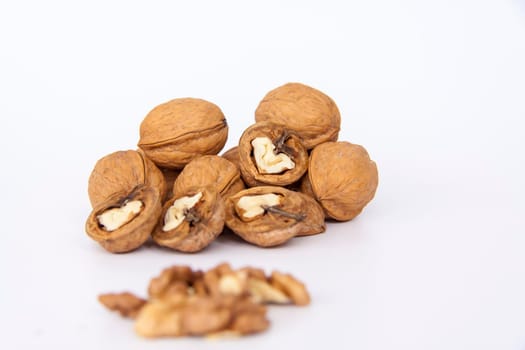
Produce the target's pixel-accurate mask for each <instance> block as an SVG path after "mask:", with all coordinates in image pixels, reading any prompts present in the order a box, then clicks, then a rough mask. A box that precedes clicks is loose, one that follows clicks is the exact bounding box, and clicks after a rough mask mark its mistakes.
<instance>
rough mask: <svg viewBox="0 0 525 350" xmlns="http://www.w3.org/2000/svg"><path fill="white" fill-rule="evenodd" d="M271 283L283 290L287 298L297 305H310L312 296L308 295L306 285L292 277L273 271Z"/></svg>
mask: <svg viewBox="0 0 525 350" xmlns="http://www.w3.org/2000/svg"><path fill="white" fill-rule="evenodd" d="M270 281H271V284H272V285H273V286H274V287H276V288H278V289H280V290H282V291H283V292H284V293H285V294H286V295H287V296H289V297H290V299H292V301H293V303H294V304H295V305H308V304H310V295H309V294H308V291H307V290H306V287H305V285H304V284H303V283H301V282H300V281H298V280H297V279H295V278H294V277H293V276H292V275H290V274H283V273H280V272H279V271H273V272H272V277H271V279H270Z"/></svg>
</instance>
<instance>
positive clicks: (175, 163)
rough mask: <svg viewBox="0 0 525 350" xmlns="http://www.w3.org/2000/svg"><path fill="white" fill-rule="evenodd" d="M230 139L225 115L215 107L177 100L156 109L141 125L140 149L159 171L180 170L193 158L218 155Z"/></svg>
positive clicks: (200, 102) (198, 102)
mask: <svg viewBox="0 0 525 350" xmlns="http://www.w3.org/2000/svg"><path fill="white" fill-rule="evenodd" d="M227 137H228V125H227V123H226V118H225V117H224V114H223V113H222V111H221V110H220V108H219V107H217V106H216V105H215V104H213V103H211V102H208V101H205V100H201V99H196V98H177V99H174V100H171V101H169V102H166V103H163V104H161V105H159V106H157V107H155V108H154V109H153V110H152V111H151V112H149V113H148V115H147V116H146V117H145V118H144V120H143V121H142V123H141V124H140V140H139V144H138V146H139V147H140V148H141V149H142V150H143V151H144V152H145V153H146V155H147V156H148V157H149V158H151V160H153V161H154V162H155V164H157V165H158V166H159V167H163V168H169V169H181V168H183V167H184V165H186V164H188V163H189V162H190V161H191V160H192V159H193V158H196V157H198V156H201V155H205V154H217V153H219V151H220V150H221V149H222V148H223V147H224V144H225V143H226V139H227Z"/></svg>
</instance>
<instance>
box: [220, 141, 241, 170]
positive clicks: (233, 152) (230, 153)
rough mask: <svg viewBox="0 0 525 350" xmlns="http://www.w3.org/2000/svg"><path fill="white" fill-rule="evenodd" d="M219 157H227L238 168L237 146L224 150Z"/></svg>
mask: <svg viewBox="0 0 525 350" xmlns="http://www.w3.org/2000/svg"><path fill="white" fill-rule="evenodd" d="M221 157H223V158H226V159H228V160H229V161H230V162H232V163H233V164H235V166H236V167H237V168H239V169H240V166H239V163H240V160H239V147H238V146H235V147H232V148H230V149H229V150H227V151H226V152H224V153H223V154H222V155H221Z"/></svg>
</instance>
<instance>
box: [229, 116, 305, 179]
mask: <svg viewBox="0 0 525 350" xmlns="http://www.w3.org/2000/svg"><path fill="white" fill-rule="evenodd" d="M257 137H268V138H269V139H270V140H272V141H273V144H274V145H275V146H276V150H280V151H278V152H279V153H280V152H282V153H285V154H287V155H288V156H289V157H290V158H291V159H292V161H293V162H294V163H295V167H294V168H293V169H290V170H285V171H283V172H281V173H278V174H263V173H260V172H259V170H258V169H257V165H256V162H255V159H254V156H253V146H252V144H251V142H252V140H253V139H255V138H257ZM283 141H284V142H283ZM278 144H281V146H278ZM238 150H239V166H240V169H241V175H242V178H243V180H244V182H245V183H246V184H247V185H248V186H251V187H253V186H264V185H275V186H286V185H289V184H291V183H294V182H295V181H297V180H299V179H300V178H301V176H303V174H304V173H305V172H306V170H307V168H308V153H307V151H306V149H305V148H304V146H303V144H302V142H301V140H300V139H299V137H298V136H297V135H295V133H294V132H293V131H291V130H289V129H287V128H286V127H285V126H283V125H277V124H274V123H270V122H260V123H255V124H253V125H252V126H250V127H249V128H248V129H246V130H245V131H244V133H243V134H242V136H241V138H240V140H239V147H238Z"/></svg>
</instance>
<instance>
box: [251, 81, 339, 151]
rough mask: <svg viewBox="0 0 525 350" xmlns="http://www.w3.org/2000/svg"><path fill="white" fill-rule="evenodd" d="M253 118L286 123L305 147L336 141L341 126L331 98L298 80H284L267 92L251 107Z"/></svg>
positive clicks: (260, 120)
mask: <svg viewBox="0 0 525 350" xmlns="http://www.w3.org/2000/svg"><path fill="white" fill-rule="evenodd" d="M255 121H257V122H262V121H270V122H273V123H276V124H282V125H286V126H287V127H288V128H290V129H292V130H295V131H296V132H297V134H298V135H299V136H300V137H301V139H302V141H303V144H304V146H305V147H306V148H307V149H312V148H314V147H315V146H317V145H319V144H321V143H323V142H326V141H336V140H337V137H338V134H339V129H340V128H341V116H340V114H339V109H338V108H337V106H336V104H335V102H334V101H333V100H332V99H331V98H330V97H328V96H327V95H325V94H324V93H322V92H321V91H319V90H316V89H314V88H312V87H309V86H307V85H304V84H300V83H288V84H285V85H283V86H280V87H278V88H276V89H274V90H272V91H270V92H268V93H267V94H266V96H264V98H263V100H262V101H261V102H260V103H259V106H258V107H257V110H256V111H255Z"/></svg>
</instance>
